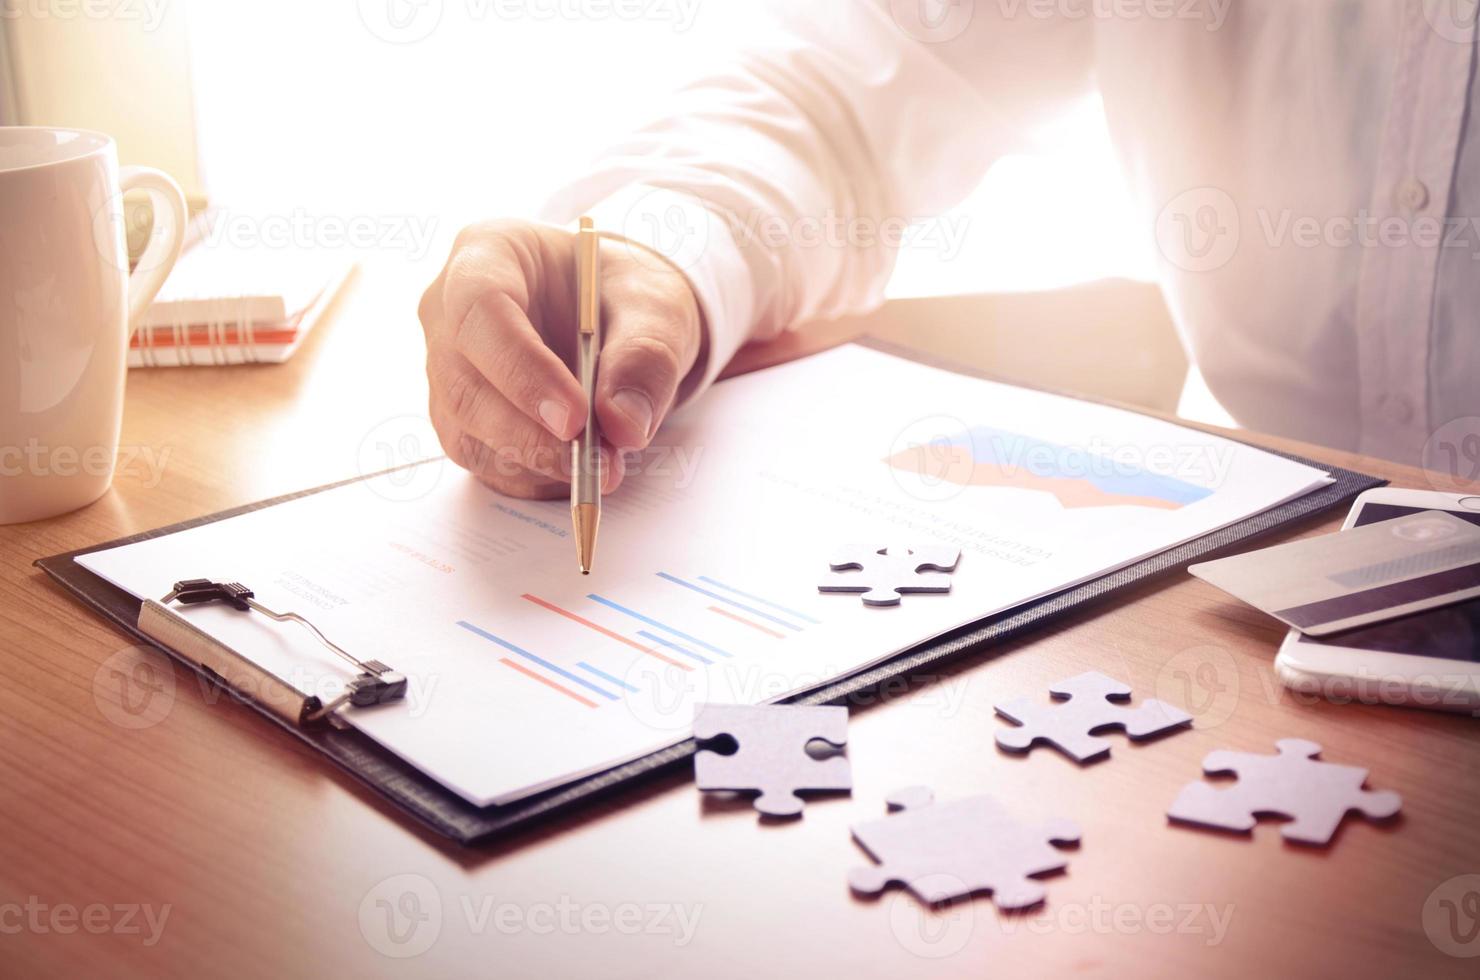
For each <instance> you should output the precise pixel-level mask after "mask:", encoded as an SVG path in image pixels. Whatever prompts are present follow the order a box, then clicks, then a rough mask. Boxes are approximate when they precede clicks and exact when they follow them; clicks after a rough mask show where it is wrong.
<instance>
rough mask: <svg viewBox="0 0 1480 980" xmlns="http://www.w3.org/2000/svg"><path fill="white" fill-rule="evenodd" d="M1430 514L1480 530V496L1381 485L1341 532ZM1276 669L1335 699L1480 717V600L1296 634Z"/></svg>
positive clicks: (1286, 679)
mask: <svg viewBox="0 0 1480 980" xmlns="http://www.w3.org/2000/svg"><path fill="white" fill-rule="evenodd" d="M1425 510H1443V511H1448V512H1449V513H1451V514H1453V515H1454V516H1456V517H1459V518H1461V519H1463V520H1466V521H1469V522H1470V523H1471V524H1475V525H1477V526H1480V496H1465V495H1463V494H1451V493H1437V492H1434V491H1431V490H1397V489H1393V488H1391V487H1379V488H1378V489H1375V490H1368V491H1366V492H1365V493H1363V494H1362V495H1361V496H1360V497H1358V498H1357V499H1356V501H1355V502H1354V503H1353V504H1352V509H1351V513H1349V514H1347V515H1346V522H1345V523H1344V524H1342V526H1341V529H1342V530H1343V531H1344V530H1346V529H1347V528H1353V527H1362V526H1364V525H1367V524H1376V523H1378V522H1379V521H1389V520H1393V519H1395V518H1399V517H1405V516H1407V515H1409V514H1416V513H1418V512H1420V511H1425ZM1274 666H1275V672H1276V673H1277V674H1278V675H1279V678H1280V681H1281V682H1282V683H1283V684H1284V685H1285V686H1286V687H1288V688H1290V689H1291V690H1293V691H1298V692H1301V693H1303V694H1313V695H1319V696H1320V697H1324V698H1326V699H1327V700H1331V701H1359V702H1363V703H1367V704H1378V703H1382V704H1400V705H1406V706H1408V707H1417V708H1431V709H1434V710H1438V711H1460V712H1466V713H1480V599H1469V600H1467V601H1464V602H1460V603H1456V604H1455V605H1452V606H1444V607H1442V608H1439V609H1430V610H1428V611H1427V612H1421V613H1416V614H1414V615H1412V616H1404V617H1402V618H1400V619H1392V620H1388V621H1387V622H1385V623H1374V624H1373V625H1371V626H1363V627H1360V628H1358V629H1354V630H1347V631H1345V632H1342V633H1338V634H1336V635H1334V636H1327V637H1322V638H1320V639H1317V638H1315V637H1310V636H1305V635H1303V634H1301V633H1300V632H1298V631H1296V630H1291V631H1290V632H1289V633H1288V634H1287V635H1286V636H1285V642H1284V643H1283V644H1282V645H1281V646H1280V652H1279V655H1278V656H1276V657H1275V661H1274Z"/></svg>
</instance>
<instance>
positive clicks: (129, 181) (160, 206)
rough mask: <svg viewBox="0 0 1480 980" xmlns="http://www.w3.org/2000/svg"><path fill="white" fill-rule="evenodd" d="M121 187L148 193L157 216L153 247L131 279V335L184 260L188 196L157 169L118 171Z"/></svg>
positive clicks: (141, 258)
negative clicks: (176, 263)
mask: <svg viewBox="0 0 1480 980" xmlns="http://www.w3.org/2000/svg"><path fill="white" fill-rule="evenodd" d="M118 187H119V191H120V193H121V194H127V193H128V192H129V191H144V192H145V193H147V194H148V195H149V204H150V207H151V209H152V210H153V212H154V227H153V229H152V230H151V231H150V233H149V244H148V245H146V246H145V247H144V254H143V255H140V256H139V261H138V264H136V265H135V266H134V271H133V272H132V273H131V274H130V275H129V277H128V335H129V337H130V338H132V337H133V335H134V331H135V330H137V329H139V324H140V323H142V322H143V320H144V312H145V311H146V310H148V309H149V304H150V303H152V302H154V296H155V294H156V293H158V292H159V287H161V286H163V285H164V281H165V278H166V277H167V276H169V274H170V270H171V269H173V268H174V267H175V260H176V259H178V258H179V257H180V248H181V246H183V245H184V244H185V226H186V216H187V212H186V210H185V193H184V192H183V191H181V190H180V185H179V184H177V183H175V180H174V178H173V177H171V176H170V175H169V174H167V173H165V172H164V171H163V170H155V169H154V168H153V167H120V168H118Z"/></svg>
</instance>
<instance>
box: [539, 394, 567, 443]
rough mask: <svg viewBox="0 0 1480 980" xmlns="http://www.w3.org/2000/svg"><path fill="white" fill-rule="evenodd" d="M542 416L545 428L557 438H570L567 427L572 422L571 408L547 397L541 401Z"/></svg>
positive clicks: (540, 410)
mask: <svg viewBox="0 0 1480 980" xmlns="http://www.w3.org/2000/svg"><path fill="white" fill-rule="evenodd" d="M539 412H540V418H541V419H543V420H544V422H545V428H547V429H549V430H550V432H551V434H552V435H554V436H555V438H557V439H568V438H570V437H569V436H568V435H567V434H566V431H565V427H566V426H567V425H569V424H570V409H568V408H566V407H565V406H564V405H562V404H561V403H560V402H557V401H556V400H555V399H553V398H546V399H545V400H544V401H542V402H540V407H539Z"/></svg>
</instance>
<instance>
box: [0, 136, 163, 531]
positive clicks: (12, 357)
mask: <svg viewBox="0 0 1480 980" xmlns="http://www.w3.org/2000/svg"><path fill="white" fill-rule="evenodd" d="M133 190H138V191H146V192H148V194H149V198H150V202H151V205H152V209H153V212H154V222H153V224H154V230H153V231H152V232H151V235H150V240H149V244H148V246H147V247H146V248H145V250H144V252H143V254H142V255H141V256H140V258H139V262H138V264H137V265H136V267H135V269H134V272H133V274H132V275H130V274H129V268H128V249H127V247H126V245H125V243H124V224H123V194H124V193H125V192H127V191H133ZM185 219H186V213H185V195H184V194H182V193H181V192H180V187H179V185H178V184H176V183H175V182H174V181H173V180H171V179H170V178H169V177H168V176H167V175H166V174H163V173H161V172H160V171H158V170H152V169H150V168H148V167H124V168H122V169H121V170H120V169H119V166H118V152H117V148H116V147H115V145H114V142H113V140H112V139H111V138H110V137H107V136H104V135H103V134H101V133H90V132H85V131H82V130H72V129H51V128H46V127H40V126H15V127H0V524H14V523H18V522H20V521H34V520H39V519H41V518H43V517H51V516H54V515H56V514H62V513H66V512H67V511H69V510H75V509H76V508H78V507H81V506H83V505H85V504H89V503H92V502H93V501H94V500H97V499H98V498H99V497H101V496H102V495H103V494H104V493H106V492H107V490H108V487H109V485H110V484H111V483H112V481H113V468H114V463H115V460H116V459H117V457H118V439H119V431H120V426H121V425H122V422H123V383H124V376H125V374H126V373H127V370H128V343H129V338H130V337H131V336H132V335H133V332H134V330H135V328H137V327H138V325H139V323H140V321H141V320H142V319H143V316H144V311H145V310H147V309H148V308H149V304H150V302H151V301H153V299H154V294H155V293H157V292H158V291H159V287H160V286H161V285H163V283H164V280H165V277H166V276H167V275H169V272H170V269H171V267H173V266H174V264H175V260H176V259H177V258H179V256H180V245H181V242H182V241H183V240H184V237H185V225H186V220H185Z"/></svg>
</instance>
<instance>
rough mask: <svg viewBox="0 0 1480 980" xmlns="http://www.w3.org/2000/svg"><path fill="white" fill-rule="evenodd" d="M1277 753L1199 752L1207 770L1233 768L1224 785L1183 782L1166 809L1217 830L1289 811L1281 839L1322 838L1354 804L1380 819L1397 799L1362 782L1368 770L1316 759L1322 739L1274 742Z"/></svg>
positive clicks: (1249, 826)
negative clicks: (1231, 777)
mask: <svg viewBox="0 0 1480 980" xmlns="http://www.w3.org/2000/svg"><path fill="white" fill-rule="evenodd" d="M1275 746H1276V747H1277V748H1278V749H1279V754H1278V755H1259V754H1255V753H1251V752H1229V751H1218V752H1212V753H1209V755H1208V757H1207V758H1206V759H1204V760H1203V771H1204V772H1206V773H1207V774H1208V775H1215V774H1218V773H1227V772H1231V773H1234V774H1235V775H1236V776H1237V777H1238V781H1237V782H1235V783H1233V784H1232V785H1230V786H1221V787H1220V786H1217V785H1214V784H1211V783H1206V782H1202V781H1199V782H1195V783H1189V784H1187V785H1186V786H1184V787H1183V788H1182V792H1181V793H1179V794H1178V795H1177V799H1176V800H1175V801H1174V802H1173V803H1172V806H1171V809H1170V810H1168V811H1167V815H1168V816H1169V817H1171V818H1172V819H1173V820H1178V821H1181V822H1183V823H1193V824H1198V825H1200V826H1204V827H1213V828H1216V829H1219V830H1231V831H1241V832H1245V833H1247V832H1249V831H1251V830H1253V829H1254V826H1255V824H1256V823H1257V821H1258V817H1259V815H1260V814H1276V815H1279V816H1283V817H1288V818H1290V820H1289V822H1288V823H1286V824H1285V825H1284V826H1283V827H1282V828H1281V830H1280V834H1281V836H1283V837H1284V838H1285V839H1286V840H1289V841H1294V842H1296V843H1300V844H1315V845H1324V844H1329V843H1330V842H1331V838H1332V837H1333V836H1334V835H1335V833H1336V829H1337V828H1338V827H1339V826H1340V825H1341V822H1342V820H1344V819H1345V818H1346V815H1347V814H1348V813H1351V812H1353V811H1355V812H1358V813H1361V814H1363V815H1364V816H1366V817H1368V818H1369V819H1373V820H1382V819H1385V818H1387V817H1391V816H1393V815H1394V814H1396V813H1397V812H1398V810H1399V809H1400V808H1401V807H1402V805H1403V800H1402V797H1400V796H1399V795H1398V794H1397V793H1391V792H1386V791H1382V792H1374V791H1372V790H1366V789H1363V788H1362V785H1363V784H1364V783H1365V782H1366V781H1367V770H1365V769H1359V768H1357V767H1355V766H1341V765H1335V764H1333V763H1330V762H1321V761H1319V760H1318V759H1316V756H1318V755H1319V754H1320V752H1321V747H1320V745H1318V744H1317V743H1315V742H1310V741H1307V740H1305V739H1299V738H1286V739H1281V740H1280V741H1278V742H1276V743H1275Z"/></svg>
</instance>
